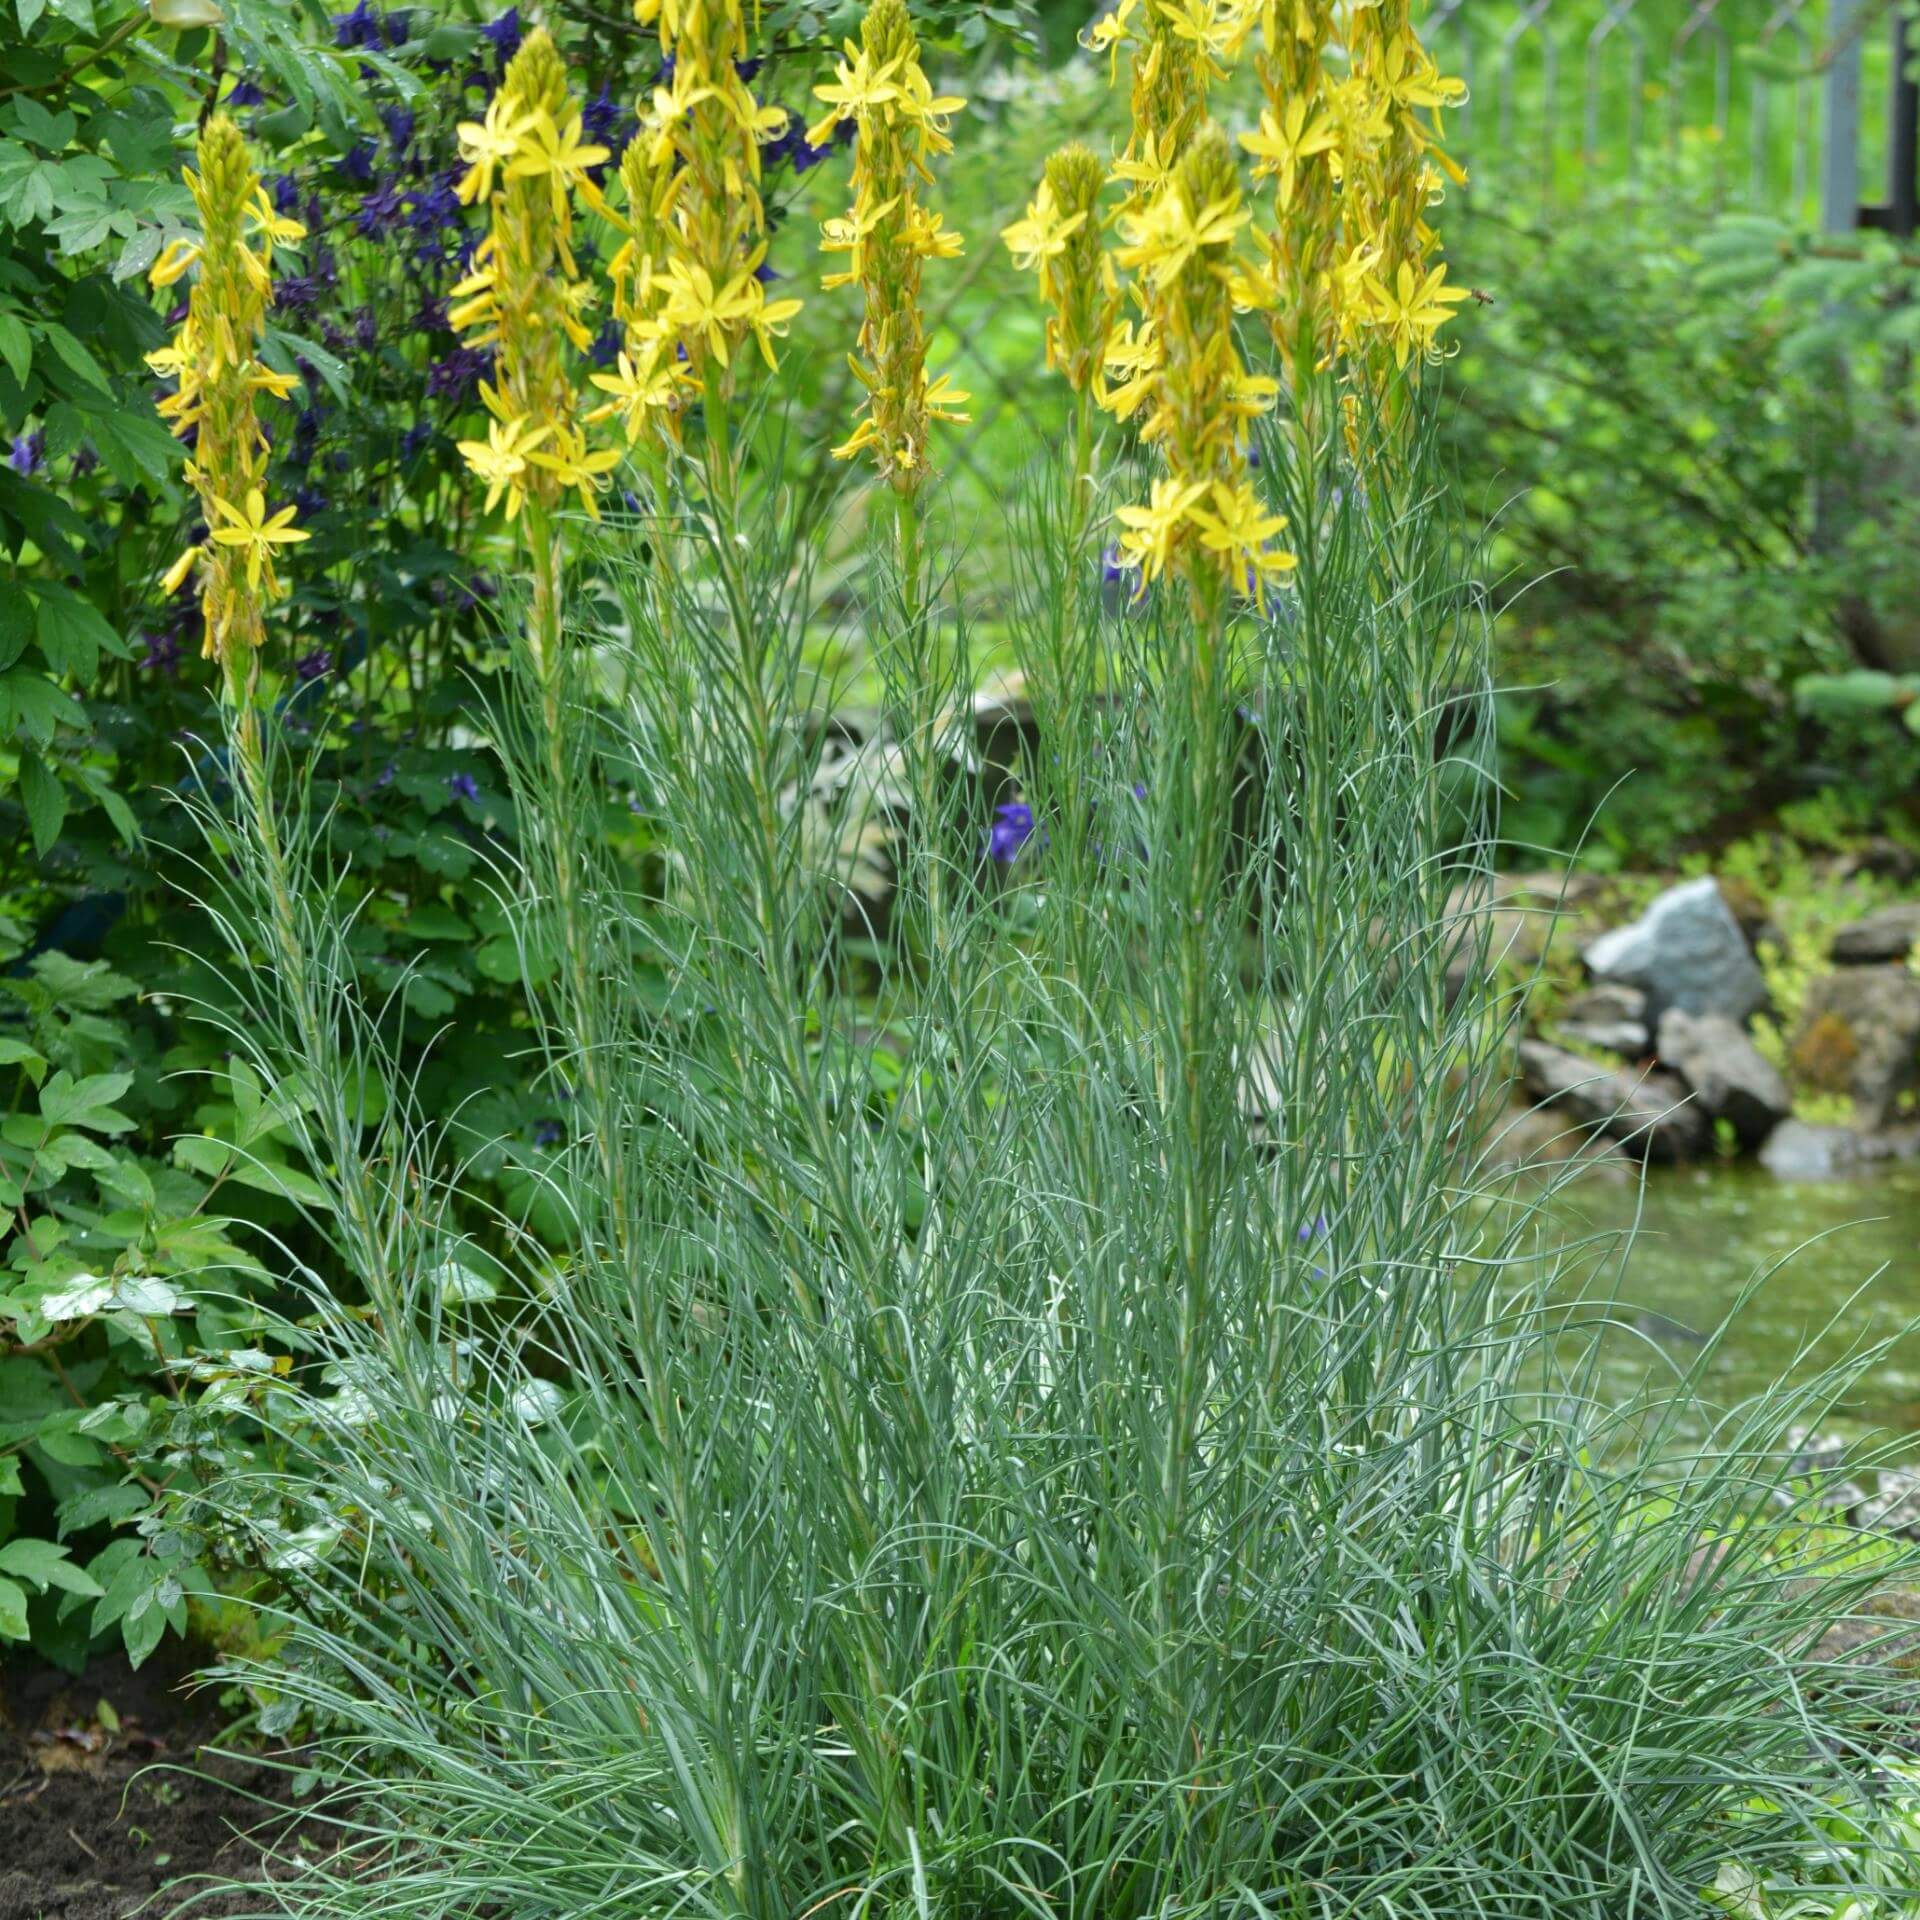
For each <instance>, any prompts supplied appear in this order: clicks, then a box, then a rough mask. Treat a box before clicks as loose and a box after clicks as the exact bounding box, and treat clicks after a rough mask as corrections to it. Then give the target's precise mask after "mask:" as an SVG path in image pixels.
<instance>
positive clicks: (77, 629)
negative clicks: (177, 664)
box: [35, 586, 127, 685]
mask: <svg viewBox="0 0 1920 1920" xmlns="http://www.w3.org/2000/svg"><path fill="white" fill-rule="evenodd" d="M37 597H38V599H39V602H40V607H39V619H38V621H37V622H36V624H35V631H36V634H37V636H38V638H39V641H40V651H41V652H42V653H43V654H45V655H46V657H47V665H48V666H50V667H51V668H52V669H53V670H54V672H55V673H70V674H72V675H73V677H74V678H75V679H76V680H78V681H80V682H81V683H82V684H83V685H84V684H85V683H86V682H88V681H90V680H91V679H92V678H93V676H94V674H95V672H96V671H97V670H98V668H99V665H100V656H101V654H102V653H103V652H104V653H110V654H116V655H123V654H124V653H125V652H126V651H127V649H126V647H125V645H124V644H123V642H122V641H121V638H120V636H119V635H118V634H117V633H115V632H114V630H113V628H112V626H111V625H110V624H109V623H108V621H107V620H106V618H105V616H104V615H103V614H102V613H101V612H100V609H99V608H98V607H96V606H95V605H94V604H93V602H92V601H91V600H88V599H87V598H85V596H84V595H81V594H78V593H74V592H72V591H71V590H69V589H67V588H64V587H54V586H47V587H42V588H41V589H40V590H39V593H38V595H37Z"/></svg>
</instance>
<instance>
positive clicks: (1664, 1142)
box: [1519, 1040, 1708, 1160]
mask: <svg viewBox="0 0 1920 1920" xmlns="http://www.w3.org/2000/svg"><path fill="white" fill-rule="evenodd" d="M1519 1052H1520V1072H1521V1077H1522V1078H1523V1079H1524V1080H1525V1082H1526V1085H1527V1090H1528V1091H1529V1092H1530V1093H1532V1094H1533V1096H1534V1097H1535V1098H1536V1099H1538V1100H1544V1101H1548V1102H1550V1103H1551V1104H1553V1105H1554V1106H1557V1107H1560V1108H1562V1109H1564V1110H1565V1111H1566V1112H1567V1113H1568V1114H1570V1115H1571V1116H1572V1117H1573V1118H1574V1119H1576V1120H1579V1121H1581V1122H1583V1123H1584V1124H1586V1125H1587V1126H1590V1127H1597V1128H1598V1129H1599V1130H1600V1131H1601V1132H1603V1133H1606V1134H1609V1135H1611V1136H1612V1138H1614V1139H1615V1140H1618V1141H1619V1142H1620V1143H1621V1145H1622V1146H1624V1147H1625V1148H1626V1149H1627V1150H1628V1151H1629V1152H1630V1153H1634V1154H1637V1155H1639V1156H1640V1157H1641V1158H1643V1159H1647V1160H1690V1159H1692V1158H1693V1157H1694V1155H1696V1154H1697V1153H1699V1152H1701V1151H1702V1150H1703V1149H1704V1148H1705V1146H1706V1145H1707V1141H1708V1127H1707V1121H1706V1117H1705V1115H1704V1114H1702V1113H1701V1112H1700V1110H1699V1108H1698V1107H1696V1106H1693V1105H1690V1104H1686V1099H1687V1090H1686V1088H1685V1087H1684V1086H1682V1085H1681V1083H1680V1082H1679V1081H1678V1080H1677V1079H1675V1078H1674V1077H1673V1075H1672V1074H1667V1073H1655V1072H1647V1073H1641V1072H1635V1071H1632V1070H1620V1071H1610V1070H1609V1069H1607V1068H1605V1067H1600V1066H1596V1065H1595V1064H1594V1063H1593V1062H1592V1061H1591V1060H1587V1059H1583V1058H1582V1057H1581V1056H1580V1055H1579V1054H1577V1053H1569V1052H1568V1051H1567V1050H1566V1049H1565V1048H1564V1047H1555V1046H1550V1045H1549V1044H1548V1043H1547V1042H1546V1041H1544V1040H1522V1041H1521V1042H1520V1049H1519Z"/></svg>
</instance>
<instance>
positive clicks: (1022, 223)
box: [1000, 180, 1087, 273]
mask: <svg viewBox="0 0 1920 1920" xmlns="http://www.w3.org/2000/svg"><path fill="white" fill-rule="evenodd" d="M1086 224H1087V216H1086V214H1085V213H1084V212H1081V213H1071V214H1070V213H1068V212H1066V211H1065V210H1064V209H1063V208H1062V207H1061V206H1060V205H1059V204H1058V202H1056V201H1055V199H1054V197H1053V187H1052V184H1051V183H1050V182H1049V181H1046V180H1042V181H1041V182H1040V191H1039V192H1038V193H1036V194H1035V195H1034V197H1033V198H1032V199H1031V200H1030V201H1028V203H1027V211H1026V217H1025V218H1024V219H1020V220H1016V221H1014V222H1013V224H1012V225H1011V226H1006V227H1002V228H1001V229H1000V238H1001V239H1002V240H1004V241H1005V242H1006V243H1007V251H1008V252H1009V253H1011V254H1012V255H1013V264H1014V266H1015V267H1017V268H1018V269H1019V271H1020V272H1022V273H1032V272H1034V271H1035V270H1036V269H1038V268H1040V267H1041V266H1043V265H1044V263H1045V262H1046V261H1049V260H1053V259H1056V258H1058V256H1059V255H1061V254H1063V253H1065V252H1066V250H1067V242H1068V241H1069V240H1071V239H1072V238H1073V236H1074V235H1075V234H1076V233H1078V232H1079V231H1080V229H1081V228H1082V227H1084V226H1085V225H1086Z"/></svg>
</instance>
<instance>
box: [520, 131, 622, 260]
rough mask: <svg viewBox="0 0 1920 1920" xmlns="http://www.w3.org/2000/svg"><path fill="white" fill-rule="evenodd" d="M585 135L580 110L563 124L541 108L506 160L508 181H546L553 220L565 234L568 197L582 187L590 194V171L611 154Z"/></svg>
mask: <svg viewBox="0 0 1920 1920" xmlns="http://www.w3.org/2000/svg"><path fill="white" fill-rule="evenodd" d="M583 134H584V127H583V123H582V121H581V117H580V115H579V113H578V112H577V111H576V112H575V113H574V114H573V115H572V116H571V118H569V119H568V120H567V121H566V122H565V123H564V124H561V125H556V124H555V121H554V118H553V115H552V114H550V113H548V112H547V111H546V110H545V109H544V108H542V109H541V110H540V111H538V112H536V113H535V114H534V115H533V116H532V118H531V120H530V121H529V122H528V123H527V127H526V130H525V132H524V133H523V134H522V136H521V138H520V140H519V141H518V143H517V145H516V149H515V152H514V154H513V157H512V158H511V159H509V160H508V162H507V168H506V173H507V178H508V179H509V180H544V181H546V182H547V185H548V190H549V191H550V192H551V194H552V196H553V217H554V221H555V224H556V226H558V227H559V228H561V229H562V231H563V234H564V230H565V229H566V228H567V227H568V226H569V225H570V223H569V221H568V218H567V203H568V200H569V199H570V198H571V196H572V195H573V194H575V193H576V192H580V191H582V190H583V189H584V190H586V191H587V192H589V193H590V192H591V191H592V182H591V181H590V180H589V179H588V178H587V170H588V168H590V167H597V166H599V165H600V163H601V162H602V161H603V160H605V159H607V158H608V157H609V155H608V151H607V149H606V148H605V147H597V146H593V145H591V144H589V143H588V142H587V141H586V140H585V139H584V137H583Z"/></svg>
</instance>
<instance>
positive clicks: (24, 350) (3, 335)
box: [0, 313, 33, 386]
mask: <svg viewBox="0 0 1920 1920" xmlns="http://www.w3.org/2000/svg"><path fill="white" fill-rule="evenodd" d="M0 360H4V361H5V362H6V363H7V366H8V368H9V370H10V371H11V372H12V374H13V377H14V378H15V379H16V380H18V381H19V382H20V384H21V385H22V386H25V385H26V381H27V374H28V372H29V371H30V369H31V368H32V366H33V335H32V334H31V333H30V332H28V330H27V323H26V322H25V321H24V320H22V319H21V318H20V316H19V315H18V314H17V313H0Z"/></svg>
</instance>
